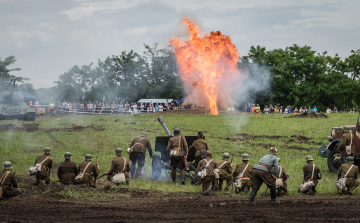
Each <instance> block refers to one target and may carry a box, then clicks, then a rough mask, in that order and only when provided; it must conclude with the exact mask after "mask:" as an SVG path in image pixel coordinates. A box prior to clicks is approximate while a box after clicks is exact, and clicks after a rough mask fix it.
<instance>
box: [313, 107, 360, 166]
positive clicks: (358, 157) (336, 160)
mask: <svg viewBox="0 0 360 223" xmlns="http://www.w3.org/2000/svg"><path fill="white" fill-rule="evenodd" d="M343 128H344V127H343V126H338V127H333V128H332V130H331V133H330V136H329V137H328V139H329V141H330V143H329V144H328V145H324V146H322V147H321V148H320V149H319V154H320V156H321V157H323V158H327V164H328V168H329V170H330V172H334V173H337V172H338V170H339V168H340V166H341V164H343V163H344V160H345V159H344V158H346V157H342V155H341V153H340V151H338V150H337V148H338V146H339V145H340V141H341V137H342V136H343V134H344V131H343ZM350 133H351V134H353V137H355V146H356V149H355V156H354V161H355V162H354V164H355V165H357V166H360V113H359V116H358V120H357V123H356V125H350Z"/></svg>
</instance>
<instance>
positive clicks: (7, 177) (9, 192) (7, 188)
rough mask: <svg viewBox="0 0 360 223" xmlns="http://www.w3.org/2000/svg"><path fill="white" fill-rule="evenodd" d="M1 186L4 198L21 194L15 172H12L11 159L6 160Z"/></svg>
mask: <svg viewBox="0 0 360 223" xmlns="http://www.w3.org/2000/svg"><path fill="white" fill-rule="evenodd" d="M0 187H2V191H3V192H2V196H3V197H4V199H8V198H11V197H15V196H17V195H19V194H21V192H20V190H19V189H18V188H19V186H18V183H17V181H16V177H15V174H14V173H13V172H12V165H11V162H9V161H6V162H4V170H3V171H1V172H0ZM0 198H1V197H0Z"/></svg>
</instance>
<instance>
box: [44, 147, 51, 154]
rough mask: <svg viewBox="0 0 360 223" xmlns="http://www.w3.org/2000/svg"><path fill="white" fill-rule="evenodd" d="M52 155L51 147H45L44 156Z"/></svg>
mask: <svg viewBox="0 0 360 223" xmlns="http://www.w3.org/2000/svg"><path fill="white" fill-rule="evenodd" d="M50 153H51V148H50V147H45V148H44V154H45V155H49V154H50Z"/></svg>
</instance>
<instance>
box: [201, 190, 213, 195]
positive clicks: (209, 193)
mask: <svg viewBox="0 0 360 223" xmlns="http://www.w3.org/2000/svg"><path fill="white" fill-rule="evenodd" d="M203 195H212V192H211V189H210V188H208V189H207V190H206V191H204V192H203Z"/></svg>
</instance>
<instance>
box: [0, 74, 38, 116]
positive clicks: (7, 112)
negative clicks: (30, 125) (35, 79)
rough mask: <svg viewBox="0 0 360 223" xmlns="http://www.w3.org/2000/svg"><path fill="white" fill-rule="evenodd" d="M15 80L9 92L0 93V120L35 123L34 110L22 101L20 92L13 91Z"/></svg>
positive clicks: (22, 96)
mask: <svg viewBox="0 0 360 223" xmlns="http://www.w3.org/2000/svg"><path fill="white" fill-rule="evenodd" d="M14 88H15V80H14V84H13V86H12V90H11V92H6V91H5V92H0V120H12V119H18V120H24V121H35V108H33V107H30V105H28V104H27V103H25V101H24V95H23V94H22V92H21V91H14Z"/></svg>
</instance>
